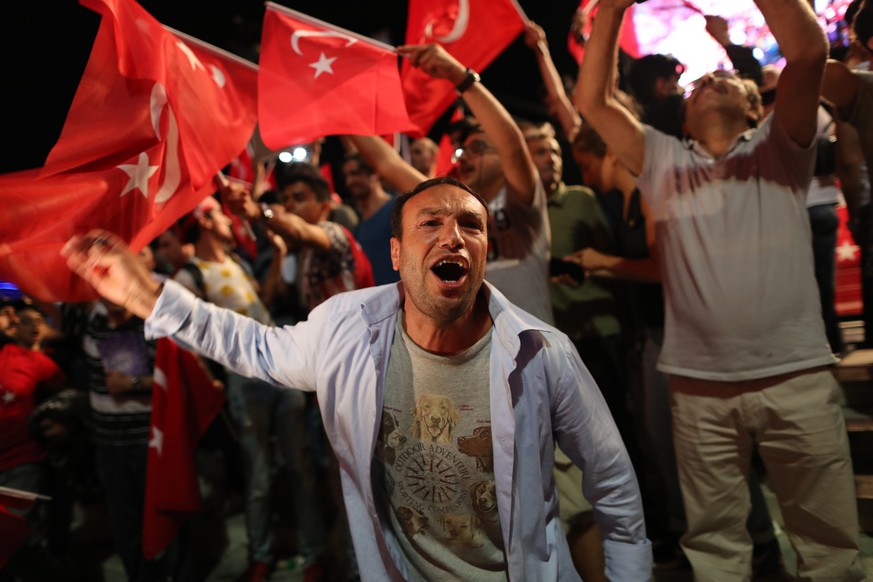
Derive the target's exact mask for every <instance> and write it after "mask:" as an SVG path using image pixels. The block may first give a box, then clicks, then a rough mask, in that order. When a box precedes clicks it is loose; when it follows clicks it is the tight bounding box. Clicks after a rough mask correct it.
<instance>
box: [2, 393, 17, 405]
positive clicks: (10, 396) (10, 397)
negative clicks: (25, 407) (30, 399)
mask: <svg viewBox="0 0 873 582" xmlns="http://www.w3.org/2000/svg"><path fill="white" fill-rule="evenodd" d="M14 401H15V394H14V393H13V392H4V393H3V404H9V403H10V402H14Z"/></svg>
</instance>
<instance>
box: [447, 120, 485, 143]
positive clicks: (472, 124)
mask: <svg viewBox="0 0 873 582" xmlns="http://www.w3.org/2000/svg"><path fill="white" fill-rule="evenodd" d="M483 131H484V130H483V129H482V127H481V126H480V125H479V122H478V121H477V120H476V119H475V118H473V117H464V118H463V119H459V120H458V121H455V122H453V123H452V124H451V125H449V134H450V135H454V136H455V137H456V138H457V143H459V144H462V143H464V142H465V141H467V138H468V137H470V136H471V135H473V134H474V133H482V132H483Z"/></svg>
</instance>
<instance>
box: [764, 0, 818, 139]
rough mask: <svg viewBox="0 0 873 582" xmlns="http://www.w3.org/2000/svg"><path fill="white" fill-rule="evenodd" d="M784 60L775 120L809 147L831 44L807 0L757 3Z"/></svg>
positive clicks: (773, 0)
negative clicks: (829, 44)
mask: <svg viewBox="0 0 873 582" xmlns="http://www.w3.org/2000/svg"><path fill="white" fill-rule="evenodd" d="M755 4H757V5H758V8H759V9H760V10H761V14H763V15H764V20H765V21H766V22H767V25H768V26H769V27H770V32H772V33H773V37H774V38H775V39H776V42H777V43H778V44H779V50H780V51H781V52H782V54H783V56H784V57H785V68H784V69H783V70H782V74H781V75H780V77H779V85H777V88H776V104H775V105H774V115H775V116H776V117H775V119H776V120H778V121H779V123H781V124H782V127H783V128H785V131H786V132H787V133H788V135H789V137H791V139H792V140H793V141H794V142H795V143H796V144H798V145H799V146H802V147H806V146H808V145H809V144H810V143H812V140H813V139H814V138H815V134H816V119H817V116H816V115H817V113H816V112H817V110H818V105H819V99H820V95H821V86H822V75H823V74H824V67H825V61H826V60H827V54H828V43H827V39H826V38H825V35H824V32H823V31H822V29H821V27H820V26H819V25H818V21H817V20H816V18H815V13H814V12H813V11H812V8H810V6H809V4H808V3H807V2H806V1H805V0H755Z"/></svg>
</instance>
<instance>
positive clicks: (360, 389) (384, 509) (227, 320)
mask: <svg viewBox="0 0 873 582" xmlns="http://www.w3.org/2000/svg"><path fill="white" fill-rule="evenodd" d="M392 224H393V225H394V233H395V237H394V238H392V239H391V260H392V264H393V265H394V267H395V268H396V269H398V270H399V272H400V277H401V281H400V283H399V284H396V285H385V286H381V287H375V288H371V289H366V290H361V291H353V292H350V293H344V294H340V295H337V296H334V297H332V298H330V299H328V300H327V301H326V302H324V303H323V304H322V305H321V306H319V307H318V308H316V309H315V310H313V311H312V313H311V314H310V317H309V319H308V320H307V321H306V322H303V323H300V324H298V325H297V326H294V327H290V326H289V327H284V328H271V327H267V326H264V325H262V324H259V323H257V322H255V321H254V320H252V319H250V318H244V317H240V316H238V315H236V314H234V313H232V312H230V311H228V310H224V309H220V308H218V307H216V306H214V305H210V304H207V303H204V302H202V301H200V300H198V299H196V298H195V297H194V296H193V295H192V294H190V293H188V292H187V291H186V290H184V289H182V288H181V287H180V286H179V285H177V284H175V283H174V282H173V281H168V282H167V283H165V284H164V286H163V287H161V286H159V285H158V284H156V283H153V282H152V281H151V279H150V278H149V277H148V276H147V274H145V273H144V272H143V269H142V267H140V266H138V263H135V262H134V261H133V260H132V255H130V253H129V251H127V250H126V248H125V247H124V244H123V243H122V242H121V241H120V240H118V239H117V238H116V237H115V236H114V235H111V234H109V233H106V232H104V231H93V232H91V233H89V234H88V235H87V236H85V237H80V236H77V237H74V238H73V239H71V241H70V242H69V243H68V245H67V246H66V247H65V251H64V253H65V255H66V256H67V261H68V264H69V265H70V267H71V268H72V269H74V270H75V271H76V272H77V273H79V274H80V275H81V276H82V277H84V278H85V279H86V280H87V281H88V282H90V283H91V284H92V285H93V286H94V288H95V289H96V290H97V291H98V292H99V293H102V294H105V295H106V296H108V297H110V298H114V300H115V301H119V302H124V303H125V304H127V305H128V306H129V308H130V309H131V310H133V311H134V312H135V313H137V314H140V315H141V316H143V317H146V318H147V321H146V325H147V326H148V333H149V334H150V335H151V336H164V335H172V336H173V337H175V338H177V339H179V340H181V341H183V342H185V343H187V344H188V345H192V346H196V347H197V349H198V350H199V351H201V352H202V353H203V354H204V355H206V356H207V357H210V358H214V359H218V360H219V361H222V362H223V363H225V364H226V365H233V366H234V367H235V368H236V370H237V371H238V372H240V373H243V374H246V375H253V376H257V377H259V378H261V379H263V380H268V381H270V382H274V383H277V384H281V385H282V386H286V387H292V386H293V387H297V388H300V389H303V390H311V391H316V392H317V394H318V398H319V402H320V403H321V407H322V416H323V419H324V424H325V429H326V430H327V433H328V435H329V436H330V441H331V444H332V446H333V447H334V451H335V453H336V455H337V458H338V461H339V464H340V467H342V481H343V492H344V497H345V503H346V507H347V510H348V513H349V522H350V524H351V527H352V533H353V539H354V543H355V550H356V554H357V555H358V559H359V567H360V571H361V575H362V578H364V579H368V580H388V579H390V580H409V579H446V578H447V577H452V578H454V579H477V580H478V579H495V580H498V579H499V580H505V579H507V577H508V578H509V579H510V580H521V579H528V580H559V579H560V580H578V576H577V575H576V573H575V570H574V569H573V565H572V562H571V560H570V555H569V550H568V548H567V544H566V541H565V539H564V536H563V535H562V532H561V529H560V527H561V526H560V521H559V518H558V507H557V493H556V491H555V486H554V482H553V480H552V476H551V470H552V464H553V461H554V459H553V455H554V447H555V443H556V441H557V443H559V444H560V445H561V448H562V449H563V450H564V451H565V452H566V453H567V454H568V456H569V457H570V458H571V459H572V460H573V462H574V463H576V464H577V465H580V466H584V468H585V471H586V474H587V478H586V480H585V484H584V487H585V492H586V494H587V495H586V497H588V498H589V499H591V500H592V501H593V503H594V508H595V513H596V515H597V520H598V524H599V526H600V529H601V533H602V536H603V538H604V550H605V556H606V568H605V569H606V574H607V576H608V577H609V579H611V580H614V581H618V580H628V581H637V580H645V579H648V577H649V575H650V569H651V549H650V548H651V546H650V544H649V543H648V540H646V537H645V526H644V524H643V516H642V507H641V504H640V499H639V489H638V487H637V483H636V479H635V477H634V474H633V470H632V468H631V465H630V461H629V459H628V456H627V453H626V451H625V449H624V446H623V444H622V443H621V439H620V437H619V436H618V432H617V430H616V428H615V424H614V422H613V421H612V418H611V416H610V415H609V413H608V410H607V408H606V404H605V403H604V401H603V398H602V397H601V396H600V394H599V391H598V390H597V387H596V386H595V385H594V382H593V381H592V380H591V377H590V375H589V374H588V373H587V371H586V370H585V367H584V366H583V365H582V363H581V361H580V360H579V357H578V354H577V353H576V351H575V350H574V349H573V347H572V344H571V343H570V342H569V340H568V339H567V338H566V336H564V335H563V334H561V333H560V332H558V331H557V330H555V329H554V328H552V327H550V326H548V325H546V324H544V323H542V322H541V321H539V320H537V319H536V318H534V317H531V316H530V315H529V314H527V313H525V312H523V311H521V310H518V309H517V308H516V307H514V306H513V305H512V304H511V303H509V302H508V301H507V300H506V299H505V298H504V297H503V295H502V294H501V293H500V292H499V291H497V290H496V289H494V288H493V287H491V286H490V285H489V284H487V283H483V278H484V273H485V258H486V257H485V255H486V253H487V245H488V242H487V241H488V232H487V224H488V212H487V207H486V205H485V202H484V200H483V199H482V198H481V197H479V196H477V195H475V194H473V193H472V191H470V190H469V189H468V188H467V187H466V186H464V185H463V184H461V183H459V182H457V181H455V180H453V179H451V178H439V179H436V180H430V181H427V182H424V183H423V184H421V185H420V186H419V187H418V188H416V189H415V190H413V191H411V192H409V193H408V194H406V195H404V196H402V197H400V198H399V199H398V200H397V203H396V205H395V210H394V214H393V215H392ZM398 469H399V470H398Z"/></svg>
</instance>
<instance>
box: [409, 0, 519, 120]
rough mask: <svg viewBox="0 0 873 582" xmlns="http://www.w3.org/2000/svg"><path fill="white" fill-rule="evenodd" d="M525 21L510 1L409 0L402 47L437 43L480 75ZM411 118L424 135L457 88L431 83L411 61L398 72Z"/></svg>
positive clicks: (444, 83)
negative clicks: (404, 39)
mask: <svg viewBox="0 0 873 582" xmlns="http://www.w3.org/2000/svg"><path fill="white" fill-rule="evenodd" d="M526 20H527V18H526V17H525V16H524V14H523V13H522V12H521V9H520V8H519V7H518V5H517V4H516V3H515V2H514V1H513V0H410V1H409V18H408V21H407V25H406V44H429V43H432V42H436V43H439V44H441V45H442V46H443V47H444V48H445V49H446V50H447V51H448V52H449V54H451V55H452V56H454V57H455V58H456V59H458V60H459V61H460V62H461V63H463V64H464V65H465V66H467V67H470V68H472V69H475V70H477V71H479V72H481V71H482V70H484V69H485V67H487V66H488V65H489V64H491V61H493V60H494V59H495V58H496V57H497V55H499V54H500V53H501V52H503V50H504V49H506V47H507V46H509V44H510V43H511V42H512V41H513V40H514V39H515V37H516V36H518V35H519V33H521V31H522V30H524V26H525V22H526ZM401 79H402V81H403V91H404V94H405V95H406V108H407V110H408V111H409V118H410V119H411V120H412V121H413V123H415V124H416V125H417V126H418V129H419V132H418V133H417V137H421V136H422V135H424V134H426V133H427V131H428V130H430V128H431V127H432V126H433V124H434V122H436V120H437V119H438V118H439V116H440V115H442V114H443V112H444V111H445V110H446V109H448V107H449V105H451V104H452V102H453V101H454V100H455V99H457V94H456V93H455V87H454V86H453V85H452V84H451V83H449V82H448V81H446V80H445V79H434V78H433V77H431V76H430V75H428V74H427V73H425V72H424V71H421V70H420V69H416V68H415V67H413V66H412V65H411V64H409V61H404V62H403V68H402V71H401Z"/></svg>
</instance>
